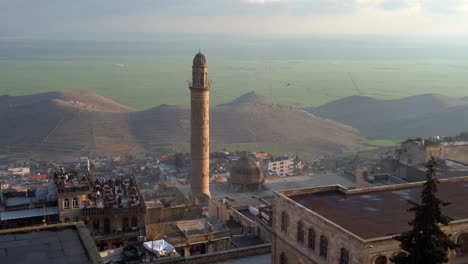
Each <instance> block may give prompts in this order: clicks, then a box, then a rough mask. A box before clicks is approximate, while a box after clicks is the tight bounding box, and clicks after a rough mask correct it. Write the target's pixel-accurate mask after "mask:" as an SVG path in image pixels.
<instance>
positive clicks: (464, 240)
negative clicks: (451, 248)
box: [456, 233, 468, 256]
mask: <svg viewBox="0 0 468 264" xmlns="http://www.w3.org/2000/svg"><path fill="white" fill-rule="evenodd" d="M456 241H457V244H458V245H460V247H459V248H458V249H457V256H464V255H467V254H468V233H461V234H459V235H458V236H457V240H456Z"/></svg>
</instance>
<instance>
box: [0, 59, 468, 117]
mask: <svg viewBox="0 0 468 264" xmlns="http://www.w3.org/2000/svg"><path fill="white" fill-rule="evenodd" d="M208 60H209V77H210V79H211V80H212V103H213V104H221V103H226V102H229V101H231V100H233V99H235V98H236V97H238V96H240V95H242V94H244V93H247V92H249V91H252V90H255V91H257V92H259V93H260V94H263V95H265V96H266V97H268V98H269V99H271V100H272V101H274V102H278V103H284V104H290V105H294V106H318V105H320V104H323V103H326V102H329V101H332V100H335V99H339V98H342V97H346V96H350V95H366V96H371V97H375V98H379V99H392V98H399V97H405V96H409V95H416V94H422V93H442V94H446V95H452V96H458V97H462V96H467V95H468V61H385V60H346V61H338V60H272V61H259V60H233V59H230V58H223V57H209V56H208ZM117 64H124V65H125V66H118V65H117ZM127 64H128V67H127V66H126V65H127ZM190 66H191V57H176V56H174V57H164V56H158V57H111V58H109V57H101V58H100V57H91V58H86V59H83V58H69V57H55V58H53V59H50V58H44V59H34V60H17V61H16V60H9V59H3V60H0V94H9V95H25V94H32V93H39V92H46V91H59V90H91V91H94V92H96V93H98V94H100V95H103V96H105V97H108V98H111V99H113V100H116V101H118V102H121V103H123V104H125V105H128V106H130V107H133V108H135V109H147V108H151V107H154V106H157V105H160V104H188V102H189V101H188V94H189V91H188V88H187V83H186V81H187V80H189V79H190V75H191V73H190V71H191V67H190Z"/></svg>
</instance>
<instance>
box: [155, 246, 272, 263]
mask: <svg viewBox="0 0 468 264" xmlns="http://www.w3.org/2000/svg"><path fill="white" fill-rule="evenodd" d="M270 252H271V244H263V245H256V246H251V247H245V248H237V249H231V250H225V251H220V252H214V253H209V254H203V255H197V256H190V257H178V258H168V259H160V260H157V261H155V262H152V263H154V264H204V263H212V262H218V261H224V260H229V259H234V258H240V257H247V256H253V255H262V254H268V253H270Z"/></svg>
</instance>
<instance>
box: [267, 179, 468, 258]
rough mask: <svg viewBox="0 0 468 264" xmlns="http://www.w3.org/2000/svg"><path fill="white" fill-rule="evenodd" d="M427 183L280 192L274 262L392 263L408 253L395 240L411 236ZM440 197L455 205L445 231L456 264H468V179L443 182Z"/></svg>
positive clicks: (275, 208)
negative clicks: (456, 246)
mask: <svg viewBox="0 0 468 264" xmlns="http://www.w3.org/2000/svg"><path fill="white" fill-rule="evenodd" d="M423 184H424V182H418V183H407V184H400V185H394V186H384V187H374V188H366V189H354V190H348V189H346V188H344V187H342V186H339V185H333V186H323V187H315V188H304V189H295V190H287V191H279V192H276V193H275V198H274V202H273V204H274V206H273V233H274V237H275V238H274V239H273V241H272V252H273V256H272V263H273V264H286V263H303V264H305V263H320V264H325V263H340V264H350V263H353V264H387V263H388V264H389V263H391V262H390V258H391V257H393V256H396V255H398V254H405V253H404V252H403V251H402V250H401V249H400V247H399V242H398V241H396V240H394V239H393V237H394V236H395V235H397V234H400V233H402V232H405V231H408V230H409V228H410V226H408V224H407V223H408V222H409V221H410V220H411V219H413V218H414V215H413V214H412V213H410V212H407V209H408V208H410V207H412V206H414V205H415V204H417V203H419V199H420V198H419V197H420V193H421V189H422V186H423ZM439 195H440V196H441V198H442V199H443V200H445V201H447V202H449V203H450V205H449V206H447V207H445V208H444V213H445V214H446V215H447V216H448V217H449V218H450V219H452V222H451V223H450V225H449V226H446V227H443V229H444V231H445V232H446V233H448V234H449V235H451V237H452V238H453V239H454V241H456V242H457V243H458V244H460V245H462V247H461V248H459V249H457V250H454V251H451V252H450V253H449V262H448V263H452V264H461V263H468V210H467V209H466V200H467V199H468V177H461V178H452V179H445V180H440V186H439Z"/></svg>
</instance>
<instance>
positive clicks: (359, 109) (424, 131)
mask: <svg viewBox="0 0 468 264" xmlns="http://www.w3.org/2000/svg"><path fill="white" fill-rule="evenodd" d="M466 107H468V102H466V101H463V100H460V99H456V98H453V97H448V96H444V95H440V94H422V95H416V96H411V97H406V98H402V99H395V100H377V99H374V98H370V97H363V96H351V97H347V98H343V99H340V100H336V101H333V102H330V103H328V104H325V105H322V106H320V107H317V108H315V109H312V110H310V111H311V112H312V113H314V114H315V115H317V116H320V117H323V118H328V119H331V120H335V121H337V122H341V123H344V124H347V125H350V126H353V127H355V128H357V129H359V130H360V131H361V132H362V133H363V134H365V135H367V136H370V137H374V138H391V139H401V138H407V137H416V136H434V135H453V134H457V133H458V132H460V129H466V128H468V125H467V126H464V125H463V124H459V120H456V119H453V118H450V116H449V113H452V112H456V113H458V111H463V110H462V109H464V108H466ZM429 119H432V121H428V120H429ZM439 124H445V126H443V127H438V126H439Z"/></svg>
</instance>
